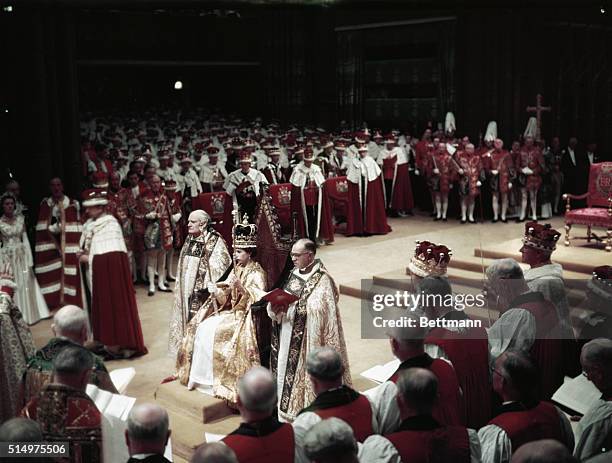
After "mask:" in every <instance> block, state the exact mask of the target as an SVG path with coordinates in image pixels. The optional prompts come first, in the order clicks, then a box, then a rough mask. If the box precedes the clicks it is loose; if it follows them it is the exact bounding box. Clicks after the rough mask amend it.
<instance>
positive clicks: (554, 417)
mask: <svg viewBox="0 0 612 463" xmlns="http://www.w3.org/2000/svg"><path fill="white" fill-rule="evenodd" d="M489 424H494V425H496V426H499V427H500V428H502V429H503V430H504V431H506V434H508V437H509V438H510V441H511V442H512V451H513V452H515V451H516V449H518V448H519V447H520V446H521V445H523V444H526V443H527V442H532V441H536V440H540V439H556V440H558V441H559V442H562V443H563V442H564V440H563V437H562V436H563V433H562V431H561V420H560V418H559V412H558V411H557V409H556V408H555V406H554V405H552V404H551V403H548V402H540V403H539V404H538V405H537V406H536V407H534V408H532V409H530V410H524V411H517V412H506V413H502V414H501V415H499V416H496V417H495V418H493V419H492V420H491V421H489Z"/></svg>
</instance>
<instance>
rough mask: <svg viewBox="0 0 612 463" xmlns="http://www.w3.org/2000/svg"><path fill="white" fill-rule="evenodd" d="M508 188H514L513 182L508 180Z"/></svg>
mask: <svg viewBox="0 0 612 463" xmlns="http://www.w3.org/2000/svg"><path fill="white" fill-rule="evenodd" d="M508 189H510V190H511V189H512V183H510V182H508Z"/></svg>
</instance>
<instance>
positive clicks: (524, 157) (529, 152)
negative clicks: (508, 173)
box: [518, 146, 544, 190]
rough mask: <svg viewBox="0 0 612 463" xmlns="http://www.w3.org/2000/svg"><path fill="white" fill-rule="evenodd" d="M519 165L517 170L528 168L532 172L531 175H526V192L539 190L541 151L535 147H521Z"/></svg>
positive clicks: (541, 163) (540, 184) (540, 181)
mask: <svg viewBox="0 0 612 463" xmlns="http://www.w3.org/2000/svg"><path fill="white" fill-rule="evenodd" d="M519 163H520V164H519V165H518V168H519V169H524V168H525V167H528V168H529V169H531V170H532V172H533V174H531V175H527V184H526V185H525V186H526V188H527V189H528V190H537V189H538V188H540V186H542V170H543V168H542V166H543V165H544V157H543V156H542V151H540V149H539V148H538V147H537V146H531V147H529V146H523V147H522V148H521V151H520V156H519Z"/></svg>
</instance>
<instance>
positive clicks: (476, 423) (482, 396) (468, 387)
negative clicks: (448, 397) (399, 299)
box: [425, 310, 491, 429]
mask: <svg viewBox="0 0 612 463" xmlns="http://www.w3.org/2000/svg"><path fill="white" fill-rule="evenodd" d="M445 318H447V319H461V318H463V319H466V318H467V316H466V315H465V314H464V313H463V312H459V311H456V310H454V311H452V312H450V313H449V314H448V315H447V316H446V317H445ZM425 344H435V345H437V346H439V347H440V348H441V349H442V350H444V353H445V354H446V356H447V357H448V359H449V360H450V362H451V363H452V364H453V367H454V369H455V373H456V374H457V380H458V381H459V385H460V386H461V390H462V391H463V396H462V400H461V405H462V416H463V417H465V423H466V425H467V427H469V428H472V429H480V428H481V427H482V426H484V425H485V424H487V422H488V421H489V419H490V418H491V384H490V382H489V343H488V341H487V332H486V330H485V329H484V328H482V327H481V328H468V329H466V330H462V331H451V330H447V329H445V328H434V329H432V330H431V331H430V332H429V334H428V335H427V337H426V338H425Z"/></svg>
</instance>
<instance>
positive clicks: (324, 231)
mask: <svg viewBox="0 0 612 463" xmlns="http://www.w3.org/2000/svg"><path fill="white" fill-rule="evenodd" d="M302 192H303V195H304V202H303V203H302ZM319 195H321V217H320V223H319V229H318V234H317V237H318V238H321V239H322V240H325V241H327V242H328V243H331V242H332V241H334V222H333V220H332V214H331V206H330V204H329V196H328V194H327V190H326V189H325V185H321V187H320V188H319V187H317V186H306V187H305V188H300V187H298V186H295V185H291V212H292V213H293V212H295V213H296V214H297V227H298V236H301V237H307V234H306V225H305V224H306V206H312V207H314V213H315V226H316V222H317V214H318V210H317V208H318V204H319Z"/></svg>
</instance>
